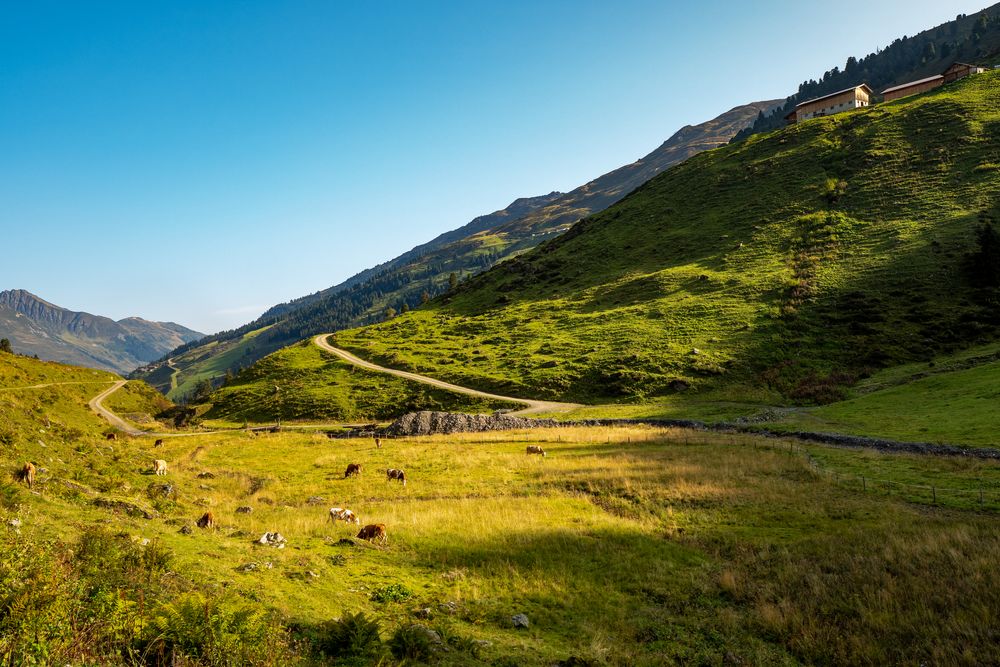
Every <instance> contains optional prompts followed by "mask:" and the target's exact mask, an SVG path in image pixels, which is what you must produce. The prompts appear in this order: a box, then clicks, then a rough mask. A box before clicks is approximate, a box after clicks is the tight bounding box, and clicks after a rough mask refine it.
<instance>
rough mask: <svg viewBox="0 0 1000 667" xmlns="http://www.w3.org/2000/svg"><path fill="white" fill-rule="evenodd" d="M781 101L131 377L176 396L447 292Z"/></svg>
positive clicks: (519, 204) (734, 114) (485, 219)
mask: <svg viewBox="0 0 1000 667" xmlns="http://www.w3.org/2000/svg"><path fill="white" fill-rule="evenodd" d="M779 102H780V101H778V100H771V101H764V102H754V103H751V104H746V105H741V106H738V107H735V108H733V109H731V110H729V111H727V112H726V113H724V114H722V115H720V116H718V117H717V118H714V119H712V120H709V121H707V122H704V123H701V124H699V125H694V126H690V125H689V126H686V127H684V128H681V129H680V130H678V131H677V132H676V133H675V134H674V135H673V136H671V137H670V138H669V139H667V140H666V141H665V142H663V144H661V145H660V146H659V147H658V148H656V149H655V150H654V151H652V152H651V153H649V154H648V155H646V156H645V157H643V158H642V159H640V160H637V161H636V162H633V163H631V164H628V165H625V166H623V167H620V168H618V169H615V170H614V171H612V172H609V173H607V174H605V175H603V176H600V177H598V178H596V179H594V180H592V181H590V182H588V183H586V184H584V185H582V186H580V187H578V188H576V189H575V190H573V191H572V192H569V193H566V194H562V193H557V192H553V193H550V194H548V195H544V196H541V197H531V198H524V199H518V200H516V201H514V202H513V203H511V204H510V205H509V206H508V207H506V208H504V209H501V210H500V211H496V212H494V213H491V214H489V215H486V216H481V217H479V218H476V219H475V220H473V221H471V222H469V223H468V224H466V225H464V226H463V227H461V228H459V229H456V230H454V231H452V232H448V233H446V234H442V235H440V236H438V237H437V238H435V239H434V240H433V241H430V242H428V243H426V244H423V245H421V246H418V247H416V248H414V249H413V250H410V251H409V252H407V253H404V254H403V255H400V256H399V257H397V258H395V259H393V260H391V261H389V262H386V263H385V264H382V265H380V266H378V267H374V268H372V269H368V270H366V271H363V272H361V273H359V274H357V275H356V276H353V277H352V278H350V279H348V280H346V281H344V282H343V283H340V284H339V285H336V286H334V287H331V288H329V289H327V290H324V291H322V292H317V293H315V294H313V295H310V296H307V297H303V298H302V299H298V300H295V301H291V302H289V303H286V304H281V305H279V306H275V307H274V308H271V309H270V310H268V311H267V312H266V313H265V314H264V315H263V316H261V317H260V318H258V319H257V320H255V321H254V322H251V323H250V324H247V325H245V326H243V327H240V328H239V329H236V330H233V331H229V332H223V333H221V334H217V335H214V336H209V337H207V338H205V339H203V340H200V341H198V342H197V343H194V344H187V345H184V346H181V347H180V348H178V349H176V350H174V351H173V352H171V354H170V356H171V357H172V360H171V363H172V364H173V366H174V368H173V369H168V368H167V367H166V364H165V363H159V364H154V365H151V366H149V367H147V368H144V369H140V371H139V372H138V373H137V374H136V377H139V378H142V379H145V380H147V381H149V382H150V383H151V384H153V385H154V386H156V387H157V388H158V389H160V390H161V391H164V392H167V393H169V395H170V396H171V397H172V398H175V399H176V398H180V397H182V396H184V395H185V394H189V393H190V392H191V391H193V389H194V385H195V383H196V382H197V381H200V380H205V379H216V378H220V377H221V376H223V375H224V374H225V373H226V372H227V371H233V370H238V369H239V368H243V367H246V366H248V365H249V364H251V363H252V362H254V361H256V360H257V359H260V358H262V357H263V356H265V355H266V354H269V353H270V352H273V351H274V350H277V349H279V348H281V347H284V346H286V345H289V344H291V343H294V342H296V341H298V340H301V339H303V338H306V337H307V336H310V335H313V334H316V333H322V332H324V331H337V330H340V329H344V328H347V327H352V326H358V325H361V324H368V323H372V322H377V321H380V320H381V319H384V317H385V312H386V310H387V309H388V308H391V309H393V310H394V311H402V310H405V309H408V308H414V307H416V306H418V305H420V303H421V302H422V301H423V300H424V299H425V298H428V297H433V296H435V295H438V294H441V293H443V292H444V291H446V290H447V289H448V286H449V276H450V275H451V274H453V273H454V274H455V275H456V277H459V278H461V277H468V276H471V275H474V274H477V273H480V272H481V271H483V270H485V269H488V268H490V267H491V266H493V265H494V264H496V263H497V262H499V261H501V260H503V259H507V258H509V257H513V256H515V255H517V254H519V253H521V252H524V251H526V250H528V249H530V248H533V247H535V246H537V245H538V244H540V243H542V242H544V241H546V240H548V239H551V238H553V237H555V236H558V235H559V234H562V233H563V232H565V231H566V230H568V229H569V228H570V227H571V226H572V225H573V224H574V223H575V222H576V221H578V220H580V219H581V218H583V217H585V216H587V215H590V214H592V213H595V212H598V211H602V210H604V209H605V208H607V207H608V206H610V205H611V204H613V203H615V202H617V201H619V200H620V199H622V198H623V197H624V196H626V195H627V194H628V193H629V192H630V191H632V190H634V189H635V188H636V187H638V186H640V185H641V184H643V183H644V182H646V181H648V180H649V179H650V178H653V177H654V176H656V175H657V174H659V173H661V172H663V171H665V170H667V169H668V168H670V167H671V166H673V165H676V164H678V163H680V162H683V161H684V160H686V159H688V158H689V157H691V156H692V155H696V154H697V153H700V152H702V151H705V150H710V149H712V148H716V147H718V146H721V145H724V144H726V143H728V142H729V140H730V139H732V137H733V136H734V135H735V134H736V133H737V132H738V131H739V130H741V129H743V128H745V127H747V126H748V125H749V124H750V123H752V122H753V120H754V119H755V118H756V117H757V116H758V115H759V114H760V113H761V112H763V111H767V110H769V109H771V108H772V107H774V106H775V105H776V104H778V103H779ZM164 362H165V360H164ZM175 369H179V370H178V371H176V372H175Z"/></svg>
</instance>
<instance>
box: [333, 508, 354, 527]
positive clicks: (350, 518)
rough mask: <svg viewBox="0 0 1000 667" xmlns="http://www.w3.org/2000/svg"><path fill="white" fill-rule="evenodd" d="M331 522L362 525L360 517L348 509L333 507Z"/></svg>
mask: <svg viewBox="0 0 1000 667" xmlns="http://www.w3.org/2000/svg"><path fill="white" fill-rule="evenodd" d="M330 521H343V522H344V523H353V524H360V523H361V519H359V518H358V515H357V514H355V513H354V512H352V511H351V510H348V509H343V508H341V507H331V508H330Z"/></svg>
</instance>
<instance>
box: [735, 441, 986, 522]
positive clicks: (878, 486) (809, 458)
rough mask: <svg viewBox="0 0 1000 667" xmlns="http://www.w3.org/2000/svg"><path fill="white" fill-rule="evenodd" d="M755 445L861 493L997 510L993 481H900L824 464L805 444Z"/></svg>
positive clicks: (957, 506)
mask: <svg viewBox="0 0 1000 667" xmlns="http://www.w3.org/2000/svg"><path fill="white" fill-rule="evenodd" d="M734 444H735V443H734ZM758 446H760V447H765V448H768V449H776V450H781V451H788V453H789V454H792V455H799V456H801V457H803V458H804V459H805V461H806V463H807V465H808V466H809V468H810V469H811V470H812V471H813V472H814V473H816V474H817V475H820V476H822V477H825V478H827V479H829V480H831V481H833V482H834V483H836V484H837V485H839V486H842V487H845V488H849V489H854V490H857V491H861V492H863V493H873V494H881V495H885V496H895V497H898V498H902V499H903V500H907V501H913V502H919V503H923V504H930V505H936V506H950V507H956V508H962V509H982V510H992V511H997V510H1000V487H998V485H997V483H995V482H993V483H991V482H987V481H985V480H978V481H973V480H970V486H968V487H965V488H959V487H955V486H948V485H939V484H935V483H930V482H911V481H901V480H899V479H892V478H889V477H885V476H879V475H864V474H860V473H853V472H841V471H839V470H835V469H832V468H829V467H824V466H823V465H822V464H821V463H820V462H819V461H817V460H816V457H814V456H813V455H812V453H811V452H810V451H809V450H808V449H807V448H806V447H803V446H802V445H801V444H799V443H796V442H793V441H787V442H781V443H779V442H775V443H766V444H764V445H758Z"/></svg>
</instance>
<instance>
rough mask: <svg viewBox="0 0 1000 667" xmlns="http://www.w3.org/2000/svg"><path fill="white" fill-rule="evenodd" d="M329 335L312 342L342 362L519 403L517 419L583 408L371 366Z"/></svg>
mask: <svg viewBox="0 0 1000 667" xmlns="http://www.w3.org/2000/svg"><path fill="white" fill-rule="evenodd" d="M329 335H330V334H320V335H319V336H316V337H315V338H313V342H314V343H316V345H318V346H319V348H320V349H322V350H324V351H326V352H330V353H331V354H335V355H336V356H338V357H340V358H341V359H343V360H344V361H346V362H348V363H350V364H354V365H355V366H358V367H360V368H366V369H368V370H370V371H375V372H377V373H388V374H389V375H395V376H397V377H401V378H405V379H407V380H413V381H414V382H420V383H421V384H426V385H430V386H431V387H437V388H438V389H445V390H448V391H453V392H455V393H457V394H465V395H466V396H478V397H480V398H490V399H493V400H496V401H507V402H508V403H520V404H521V405H524V406H526V407H525V408H523V409H521V410H517V411H514V412H510V413H508V414H510V415H515V416H518V417H524V416H527V415H535V414H538V413H540V412H569V411H570V410H573V409H575V408H579V407H583V406H581V405H579V404H577V403H558V402H555V401H539V400H535V399H531V398H514V397H512V396H500V395H499V394H491V393H489V392H485V391H479V390H478V389H470V388H469V387H461V386H459V385H457V384H452V383H450V382H445V381H443V380H436V379H434V378H430V377H427V376H426V375H417V374H416V373H410V372H407V371H400V370H396V369H395V368H386V367H385V366H379V365H378V364H373V363H372V362H370V361H365V360H364V359H361V358H359V357H356V356H354V355H353V354H351V353H350V352H348V351H346V350H341V349H340V348H338V347H334V346H333V345H330V344H329V343H328V342H326V339H327V337H328V336H329Z"/></svg>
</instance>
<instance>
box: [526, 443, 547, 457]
mask: <svg viewBox="0 0 1000 667" xmlns="http://www.w3.org/2000/svg"><path fill="white" fill-rule="evenodd" d="M524 451H525V452H526V453H528V454H540V455H542V456H545V450H544V449H542V448H541V447H539V446H538V445H528V448H527V449H526V450H524Z"/></svg>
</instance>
